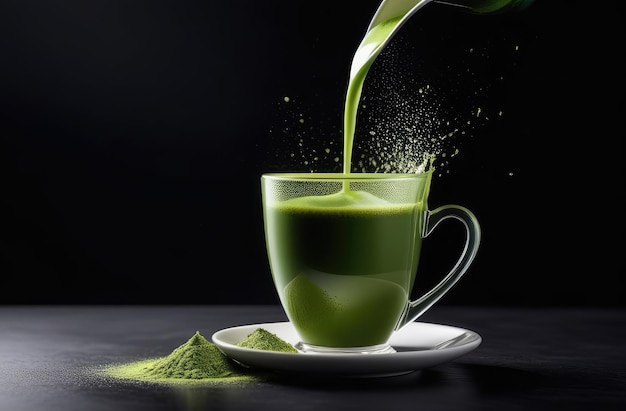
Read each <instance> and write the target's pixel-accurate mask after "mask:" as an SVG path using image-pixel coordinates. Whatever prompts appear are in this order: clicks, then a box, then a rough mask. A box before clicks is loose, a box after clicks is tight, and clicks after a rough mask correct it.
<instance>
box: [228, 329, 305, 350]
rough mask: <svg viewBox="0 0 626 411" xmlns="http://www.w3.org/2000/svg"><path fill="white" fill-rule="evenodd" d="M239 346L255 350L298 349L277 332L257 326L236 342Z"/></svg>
mask: <svg viewBox="0 0 626 411" xmlns="http://www.w3.org/2000/svg"><path fill="white" fill-rule="evenodd" d="M236 345H237V346H238V347H243V348H253V349H255V350H266V351H279V352H293V353H297V352H298V350H296V349H295V347H294V346H293V345H291V344H289V343H288V342H287V341H285V340H283V339H281V338H280V337H278V336H277V335H276V334H273V333H271V332H269V331H267V330H266V329H264V328H257V329H256V330H254V331H253V332H252V333H250V334H249V335H248V336H247V337H246V338H244V339H243V340H241V341H239V342H238V343H237V344H236Z"/></svg>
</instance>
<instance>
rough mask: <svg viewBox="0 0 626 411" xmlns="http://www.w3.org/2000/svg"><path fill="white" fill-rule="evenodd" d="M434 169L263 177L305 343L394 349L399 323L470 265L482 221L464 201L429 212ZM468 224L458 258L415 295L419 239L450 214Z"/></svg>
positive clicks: (285, 299)
mask: <svg viewBox="0 0 626 411" xmlns="http://www.w3.org/2000/svg"><path fill="white" fill-rule="evenodd" d="M431 179H432V170H430V171H426V172H423V173H419V174H369V173H363V174H338V173H274V174H264V175H263V176H262V177H261V187H262V200H263V216H264V224H265V239H266V245H267V253H268V257H269V263H270V268H271V272H272V277H273V280H274V285H275V286H276V290H277V292H278V295H279V298H280V301H281V304H282V306H283V308H284V310H285V313H286V314H287V317H288V318H289V320H290V322H291V323H292V324H293V326H294V327H295V329H296V331H297V332H298V334H299V336H300V339H301V342H300V343H299V344H298V348H299V349H301V350H303V351H312V352H316V351H317V352H340V353H350V352H354V353H385V352H393V348H392V347H390V346H389V344H388V340H389V338H390V337H391V335H392V333H393V332H394V331H395V330H398V329H400V328H402V327H403V326H404V325H406V324H407V323H409V322H411V321H414V320H416V319H417V318H418V317H419V316H420V315H421V314H422V313H424V312H425V311H426V310H428V309H429V308H430V307H431V306H432V305H433V304H434V303H435V302H437V301H438V300H439V299H440V298H441V297H442V296H443V295H444V294H445V293H446V292H447V291H448V290H449V289H450V288H451V287H452V286H453V285H454V284H455V283H456V282H457V281H458V280H459V278H461V276H462V275H463V274H464V273H465V272H466V270H467V268H468V267H469V265H470V264H471V262H472V261H473V259H474V257H475V255H476V252H477V249H478V245H479V242H480V226H479V224H478V221H477V220H476V217H475V216H474V215H473V214H472V212H471V211H469V210H467V209H466V208H464V207H461V206H458V205H444V206H442V207H439V208H436V209H434V210H429V209H428V205H427V200H428V194H429V190H430V184H431ZM448 218H453V219H456V220H459V221H461V222H462V223H463V225H464V227H465V229H466V233H467V236H466V243H465V247H464V248H463V251H462V253H461V255H460V257H459V260H458V261H457V263H456V264H455V265H454V267H453V268H452V269H451V270H450V272H449V273H447V274H446V275H445V276H444V277H443V279H442V280H441V281H440V282H439V283H438V284H437V285H436V286H434V287H433V288H432V289H431V290H430V291H428V292H427V293H425V294H424V295H423V296H421V297H419V298H417V299H415V300H411V289H412V287H413V284H414V282H415V276H416V274H417V269H418V263H419V258H420V253H421V246H422V240H423V239H424V238H426V237H427V236H428V235H429V234H430V232H431V231H432V230H433V229H434V228H435V227H436V226H437V224H438V223H439V222H441V221H442V220H444V219H448Z"/></svg>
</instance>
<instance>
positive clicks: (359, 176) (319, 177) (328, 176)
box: [261, 170, 433, 181]
mask: <svg viewBox="0 0 626 411" xmlns="http://www.w3.org/2000/svg"><path fill="white" fill-rule="evenodd" d="M432 172H433V170H426V171H423V172H420V173H350V174H346V173H304V172H303V173H297V172H294V173H263V174H261V178H263V179H270V180H301V181H367V180H369V181H380V180H384V181H394V180H407V179H415V178H417V179H419V178H426V177H428V176H429V175H431V174H432Z"/></svg>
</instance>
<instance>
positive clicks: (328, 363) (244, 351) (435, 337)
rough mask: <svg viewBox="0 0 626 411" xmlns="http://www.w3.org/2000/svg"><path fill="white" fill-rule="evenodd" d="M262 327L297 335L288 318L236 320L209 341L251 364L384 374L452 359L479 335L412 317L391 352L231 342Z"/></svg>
mask: <svg viewBox="0 0 626 411" xmlns="http://www.w3.org/2000/svg"><path fill="white" fill-rule="evenodd" d="M257 328H264V329H266V330H267V331H269V332H271V333H273V334H276V335H277V336H278V337H280V338H282V339H283V340H285V341H287V342H288V343H290V344H292V345H295V344H297V343H298V342H299V337H298V334H297V332H296V330H295V329H294V327H293V326H292V325H291V323H289V322H275V323H264V324H251V325H242V326H238V327H232V328H226V329H223V330H220V331H217V332H215V333H214V334H213V335H212V337H211V339H212V340H213V343H215V345H217V347H218V348H219V349H220V350H221V351H222V352H223V353H224V354H226V355H227V356H229V357H230V358H232V359H233V360H235V361H237V362H238V363H240V364H242V365H244V366H248V367H251V368H258V369H264V370H271V371H278V372H288V373H298V374H312V375H316V374H317V375H328V376H360V377H371V376H386V375H399V374H406V373H409V372H412V371H416V370H420V369H424V368H428V367H433V366H435V365H439V364H443V363H446V362H449V361H452V360H454V359H456V358H458V357H460V356H462V355H464V354H467V353H469V352H470V351H472V350H474V349H476V348H477V347H478V346H479V345H480V343H481V342H482V337H481V336H480V335H478V334H477V333H475V332H474V331H470V330H465V329H463V328H458V327H451V326H447V325H439V324H431V323H422V322H412V323H409V324H408V325H406V326H405V327H404V328H402V329H401V330H399V331H396V332H395V333H394V335H393V336H392V337H391V339H390V341H389V342H390V344H391V346H392V347H393V348H394V349H395V350H396V352H395V353H385V354H334V353H333V354H326V353H303V352H299V353H285V352H275V351H265V350H256V349H252V348H242V347H238V346H237V345H236V344H237V342H239V341H241V340H243V339H244V338H246V337H247V336H248V335H249V334H250V333H252V332H253V331H254V330H256V329H257Z"/></svg>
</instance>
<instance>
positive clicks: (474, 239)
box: [396, 204, 480, 330]
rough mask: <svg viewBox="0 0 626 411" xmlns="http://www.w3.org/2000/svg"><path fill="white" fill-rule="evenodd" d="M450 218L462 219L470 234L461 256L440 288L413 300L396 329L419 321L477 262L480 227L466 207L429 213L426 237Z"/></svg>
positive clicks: (439, 209)
mask: <svg viewBox="0 0 626 411" xmlns="http://www.w3.org/2000/svg"><path fill="white" fill-rule="evenodd" d="M448 218H454V219H456V220H459V221H460V222H462V223H463V225H464V226H465V231H466V233H467V235H466V238H465V246H464V248H463V251H462V252H461V256H460V257H459V259H458V260H457V262H456V264H455V265H454V267H452V269H451V270H450V272H449V273H448V274H447V275H446V276H445V277H444V278H443V279H442V280H441V281H440V282H439V283H438V284H437V285H436V286H434V287H433V288H432V289H431V290H430V291H428V292H427V293H426V294H424V295H423V296H422V297H420V298H418V299H416V300H414V301H409V303H408V305H407V308H406V309H405V311H404V314H403V315H402V316H401V317H400V320H399V321H398V325H396V330H399V329H400V328H402V327H404V326H405V325H407V324H408V323H409V322H412V321H415V320H416V319H417V318H418V317H419V316H421V315H422V314H424V312H426V310H428V309H429V308H430V307H431V306H432V305H433V304H435V303H436V302H437V301H438V300H439V299H440V298H441V297H443V295H444V294H445V293H447V292H448V291H449V290H450V288H452V286H453V285H454V284H456V282H457V281H458V280H459V279H460V278H461V277H462V276H463V274H465V272H466V271H467V269H468V268H469V266H470V264H471V263H472V261H473V260H474V257H476V253H477V251H478V245H479V244H480V225H479V224H478V220H477V219H476V217H475V216H474V214H473V213H472V212H471V211H470V210H468V209H467V208H465V207H461V206H458V205H451V204H450V205H444V206H441V207H438V208H436V209H434V210H432V211H426V212H425V216H424V225H423V232H422V238H426V237H427V236H428V235H429V234H430V233H432V232H433V230H434V229H435V227H437V225H438V224H439V223H440V222H442V221H443V220H446V219H448Z"/></svg>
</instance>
